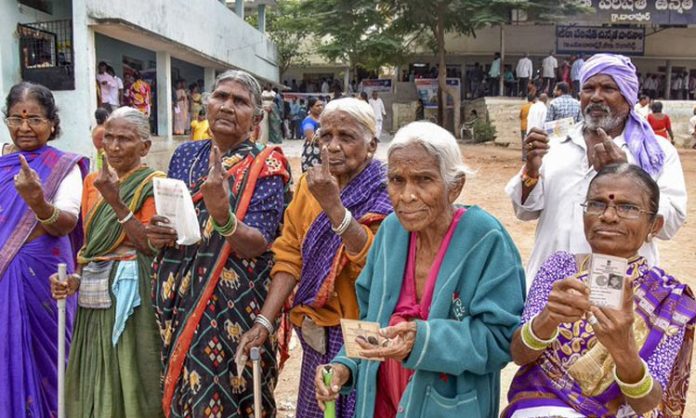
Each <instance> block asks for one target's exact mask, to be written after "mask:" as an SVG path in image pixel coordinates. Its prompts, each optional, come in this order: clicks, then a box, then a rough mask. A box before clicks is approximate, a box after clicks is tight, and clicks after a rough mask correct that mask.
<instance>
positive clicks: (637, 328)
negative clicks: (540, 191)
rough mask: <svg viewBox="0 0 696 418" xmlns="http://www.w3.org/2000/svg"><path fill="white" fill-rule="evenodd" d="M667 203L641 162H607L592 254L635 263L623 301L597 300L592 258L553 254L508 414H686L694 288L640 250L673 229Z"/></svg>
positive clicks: (593, 220) (518, 356) (518, 338)
mask: <svg viewBox="0 0 696 418" xmlns="http://www.w3.org/2000/svg"><path fill="white" fill-rule="evenodd" d="M659 207H660V188H659V186H658V184H657V182H655V180H653V179H652V177H651V176H650V175H649V174H648V173H647V172H646V171H643V169H641V168H640V167H638V166H636V165H628V164H612V165H607V166H604V167H603V168H602V169H600V170H599V172H598V173H597V175H596V176H595V177H594V178H593V179H592V180H591V182H590V186H589V188H588V191H587V195H586V200H585V203H584V204H583V208H584V219H583V221H584V229H585V237H586V239H587V242H588V243H589V246H590V248H591V250H592V254H603V255H608V256H614V257H621V258H624V259H627V261H628V267H627V269H626V273H625V280H624V293H623V303H622V304H621V305H620V307H619V308H618V309H612V308H608V307H599V306H596V305H594V304H591V303H590V298H589V295H590V290H589V289H590V280H592V277H591V276H592V275H591V274H589V270H590V265H589V254H573V253H569V252H567V251H559V252H556V253H555V254H553V255H552V256H551V257H549V258H548V259H547V260H546V262H544V264H543V265H542V266H541V269H539V272H538V273H537V275H536V277H535V278H534V282H533V283H532V287H531V288H530V290H529V297H528V300H527V304H526V306H525V308H524V313H523V315H522V324H523V325H522V327H521V328H520V329H519V330H518V331H517V332H516V333H515V336H514V338H513V342H512V345H511V352H512V358H513V359H514V360H515V362H516V363H517V364H519V365H520V366H521V367H520V369H519V371H518V372H517V374H516V375H515V377H514V379H513V381H512V384H511V386H510V390H509V392H508V401H509V405H508V407H507V408H506V409H505V411H503V414H502V416H503V417H511V418H531V417H539V416H554V417H566V418H577V417H585V416H592V417H635V416H643V417H680V416H682V415H683V414H684V406H685V403H686V393H687V390H688V387H689V375H690V373H691V370H690V369H691V367H690V366H691V355H692V351H693V338H694V323H695V322H696V301H695V300H694V295H693V293H692V291H691V289H690V288H689V287H688V286H687V285H685V284H683V283H681V282H680V281H679V280H677V279H676V278H674V277H672V276H670V275H669V274H668V273H666V272H665V271H664V270H663V269H662V268H660V267H658V266H655V265H650V264H649V262H648V261H647V259H646V258H645V257H642V256H640V255H639V253H638V252H639V250H640V248H641V246H642V245H643V244H644V243H645V242H646V241H651V240H652V239H653V237H655V236H656V235H657V234H658V233H659V232H660V229H661V228H662V227H663V225H664V222H665V221H664V218H663V217H662V215H659V214H658V212H657V211H658V208H659ZM597 282H599V280H597Z"/></svg>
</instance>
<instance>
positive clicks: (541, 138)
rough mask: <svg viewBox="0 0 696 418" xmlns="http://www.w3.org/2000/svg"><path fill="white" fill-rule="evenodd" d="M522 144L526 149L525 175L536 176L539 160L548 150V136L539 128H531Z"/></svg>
mask: <svg viewBox="0 0 696 418" xmlns="http://www.w3.org/2000/svg"><path fill="white" fill-rule="evenodd" d="M523 146H524V147H525V148H526V149H527V165H526V172H527V175H529V176H532V177H538V175H539V169H540V168H541V160H542V158H544V155H546V154H547V153H548V152H549V136H548V135H547V134H546V132H544V131H542V130H541V129H539V128H532V130H531V131H529V134H527V137H526V138H525V139H524V144H523Z"/></svg>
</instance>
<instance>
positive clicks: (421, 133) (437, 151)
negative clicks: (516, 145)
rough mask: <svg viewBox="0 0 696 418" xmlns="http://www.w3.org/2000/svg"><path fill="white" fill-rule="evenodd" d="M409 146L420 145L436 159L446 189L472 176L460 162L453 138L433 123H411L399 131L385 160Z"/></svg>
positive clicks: (470, 171)
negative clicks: (463, 178) (467, 176)
mask: <svg viewBox="0 0 696 418" xmlns="http://www.w3.org/2000/svg"><path fill="white" fill-rule="evenodd" d="M409 145H421V146H422V147H423V148H425V150H426V151H427V152H428V154H430V155H432V156H433V157H435V158H436V159H437V161H438V164H439V165H440V173H441V175H442V179H443V180H444V181H445V184H446V185H447V186H448V187H450V186H453V185H454V184H455V183H456V182H457V181H458V180H459V179H461V178H462V177H465V176H466V175H467V174H469V175H471V174H474V171H473V170H471V169H470V168H469V167H468V166H467V165H466V164H464V162H463V161H462V153H461V151H460V150H459V145H457V140H456V139H455V138H454V136H453V135H452V134H451V133H450V132H449V131H447V130H446V129H444V128H442V127H440V126H438V125H436V124H434V123H431V122H424V121H420V122H411V123H409V124H408V125H406V126H404V127H403V128H401V129H399V131H398V132H397V133H396V135H394V139H393V140H392V142H391V144H389V150H388V151H387V158H389V157H391V155H392V153H393V152H394V151H396V150H399V149H402V148H406V147H407V146H409Z"/></svg>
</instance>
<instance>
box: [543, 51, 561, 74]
mask: <svg viewBox="0 0 696 418" xmlns="http://www.w3.org/2000/svg"><path fill="white" fill-rule="evenodd" d="M556 68H558V61H557V60H556V58H555V57H554V56H553V55H549V56H548V57H546V58H544V60H543V61H542V62H541V71H542V75H541V76H542V77H546V78H554V77H556Z"/></svg>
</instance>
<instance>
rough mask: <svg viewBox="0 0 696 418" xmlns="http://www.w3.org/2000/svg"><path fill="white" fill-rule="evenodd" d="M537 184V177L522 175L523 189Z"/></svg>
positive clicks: (525, 173)
mask: <svg viewBox="0 0 696 418" xmlns="http://www.w3.org/2000/svg"><path fill="white" fill-rule="evenodd" d="M538 182H539V177H530V176H528V175H527V172H523V173H522V184H524V186H525V187H533V186H535V185H536V184H537V183H538Z"/></svg>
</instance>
